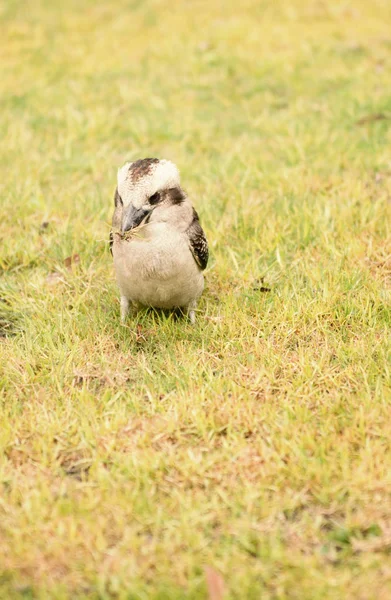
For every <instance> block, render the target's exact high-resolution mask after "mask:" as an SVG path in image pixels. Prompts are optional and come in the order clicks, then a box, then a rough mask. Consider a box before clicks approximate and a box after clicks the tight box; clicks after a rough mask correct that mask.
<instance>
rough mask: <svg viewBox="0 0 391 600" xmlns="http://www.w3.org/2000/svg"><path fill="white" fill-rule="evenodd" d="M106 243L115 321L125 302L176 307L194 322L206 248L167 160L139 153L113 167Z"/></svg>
mask: <svg viewBox="0 0 391 600" xmlns="http://www.w3.org/2000/svg"><path fill="white" fill-rule="evenodd" d="M110 249H111V252H112V255H113V259H114V270H115V276H116V280H117V284H118V287H119V291H120V307H121V308H120V314H121V323H124V322H125V320H126V317H127V315H128V313H129V310H130V308H132V309H133V310H134V311H137V310H138V309H139V308H141V307H143V306H144V307H154V308H161V309H175V308H180V309H182V311H183V312H185V313H186V314H187V315H188V318H189V320H190V323H191V324H194V323H195V310H196V307H197V301H198V299H199V298H200V296H201V294H202V292H203V290H204V274H203V271H204V270H205V268H206V266H207V264H208V258H209V249H208V242H207V239H206V236H205V233H204V231H203V229H202V227H201V224H200V220H199V217H198V214H197V212H196V210H195V209H194V207H193V205H192V202H191V200H190V199H189V197H188V196H187V194H186V192H185V191H184V190H183V189H182V188H181V185H180V175H179V171H178V168H177V166H176V165H175V164H174V163H173V162H171V161H170V160H164V159H158V158H143V159H140V160H136V161H134V162H127V163H125V164H124V165H123V166H122V167H121V168H119V169H118V174H117V187H116V189H115V194H114V213H113V218H112V229H111V232H110Z"/></svg>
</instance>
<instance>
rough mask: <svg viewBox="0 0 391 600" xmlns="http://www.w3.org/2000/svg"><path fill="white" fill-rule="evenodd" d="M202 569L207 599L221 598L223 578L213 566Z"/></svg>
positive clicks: (223, 588) (219, 599) (216, 599)
mask: <svg viewBox="0 0 391 600" xmlns="http://www.w3.org/2000/svg"><path fill="white" fill-rule="evenodd" d="M204 570H205V577H206V586H207V588H208V598H209V600H223V598H224V594H225V586H224V579H223V578H222V576H221V575H220V573H218V572H217V571H215V569H213V567H205V569H204Z"/></svg>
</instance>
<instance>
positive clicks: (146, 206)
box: [114, 158, 184, 233]
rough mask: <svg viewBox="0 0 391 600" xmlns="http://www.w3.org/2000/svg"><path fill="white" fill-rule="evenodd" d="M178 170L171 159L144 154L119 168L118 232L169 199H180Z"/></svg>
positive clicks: (134, 224) (143, 217) (146, 215)
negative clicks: (141, 157)
mask: <svg viewBox="0 0 391 600" xmlns="http://www.w3.org/2000/svg"><path fill="white" fill-rule="evenodd" d="M183 197H184V195H183V192H182V190H181V189H180V180H179V172H178V169H177V167H176V166H175V165H174V163H172V162H170V161H169V160H159V159H158V158H143V159H141V160H136V161H135V162H130V163H125V164H124V166H123V167H121V168H120V169H118V176H117V190H116V193H115V199H114V200H115V206H116V210H118V211H121V216H120V219H119V221H120V228H121V232H122V233H125V231H129V230H130V229H134V228H135V227H137V226H138V225H140V223H142V222H143V221H144V220H149V218H150V216H151V215H152V212H153V211H155V210H156V209H157V208H159V207H162V205H167V203H168V202H171V203H175V202H179V201H181V200H182V199H183Z"/></svg>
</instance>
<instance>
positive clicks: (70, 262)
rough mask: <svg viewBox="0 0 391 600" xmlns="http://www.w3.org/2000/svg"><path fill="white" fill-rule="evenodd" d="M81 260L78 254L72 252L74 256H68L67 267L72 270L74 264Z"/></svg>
mask: <svg viewBox="0 0 391 600" xmlns="http://www.w3.org/2000/svg"><path fill="white" fill-rule="evenodd" d="M79 262H80V256H79V255H78V254H72V256H67V258H66V259H65V260H64V265H65V267H66V268H67V269H68V270H70V269H72V265H77V264H78V263H79Z"/></svg>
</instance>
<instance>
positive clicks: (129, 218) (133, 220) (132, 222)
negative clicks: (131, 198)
mask: <svg viewBox="0 0 391 600" xmlns="http://www.w3.org/2000/svg"><path fill="white" fill-rule="evenodd" d="M148 212H149V211H148V210H144V209H143V208H135V207H134V206H133V205H132V204H131V205H130V206H127V207H126V208H125V209H124V213H123V217H122V225H121V232H122V233H125V231H130V230H131V229H134V228H135V227H137V226H138V225H140V223H141V221H142V220H143V219H144V217H146V215H147V214H148Z"/></svg>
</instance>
